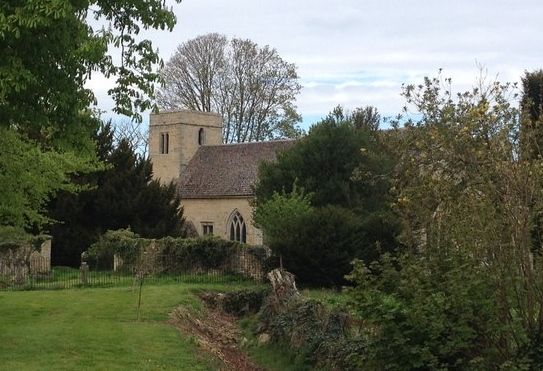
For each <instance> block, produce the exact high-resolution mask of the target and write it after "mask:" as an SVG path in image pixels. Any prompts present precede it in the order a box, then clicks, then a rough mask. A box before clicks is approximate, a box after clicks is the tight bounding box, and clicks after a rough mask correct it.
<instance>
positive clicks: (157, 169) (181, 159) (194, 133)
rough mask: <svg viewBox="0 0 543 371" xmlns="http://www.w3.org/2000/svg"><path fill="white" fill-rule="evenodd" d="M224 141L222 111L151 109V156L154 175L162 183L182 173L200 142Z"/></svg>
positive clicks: (202, 143) (201, 144)
mask: <svg viewBox="0 0 543 371" xmlns="http://www.w3.org/2000/svg"><path fill="white" fill-rule="evenodd" d="M217 144H222V118H221V116H220V115H219V114H216V113H209V112H198V111H190V110H179V111H167V112H160V113H152V114H151V117H150V122H149V157H150V159H151V162H152V163H153V177H154V178H155V179H160V181H161V182H162V183H169V182H170V181H172V180H174V179H176V178H178V177H180V176H181V177H182V176H183V170H184V169H185V168H186V166H187V165H188V163H189V161H190V160H191V158H192V157H193V156H194V154H195V153H196V151H197V150H198V148H199V147H200V146H203V145H217Z"/></svg>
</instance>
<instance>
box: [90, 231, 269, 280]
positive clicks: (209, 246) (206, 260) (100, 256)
mask: <svg viewBox="0 0 543 371" xmlns="http://www.w3.org/2000/svg"><path fill="white" fill-rule="evenodd" d="M144 253H145V254H148V255H147V257H148V258H147V262H146V264H148V265H149V264H151V263H152V265H154V266H155V267H154V268H155V269H154V270H153V271H154V272H155V273H158V272H160V273H171V274H179V273H200V272H207V271H210V270H219V271H221V272H222V273H243V274H246V275H250V276H251V277H255V278H257V277H258V278H260V276H261V275H262V263H263V261H264V260H265V259H266V258H267V256H268V253H267V250H266V249H265V248H263V247H261V246H246V245H242V244H240V243H238V242H235V241H227V240H223V239H220V238H215V237H201V238H173V237H165V238H161V239H157V240H153V239H146V238H140V237H139V236H138V235H137V234H134V233H133V232H132V231H130V230H129V229H121V230H117V231H108V232H106V233H105V234H104V235H102V236H101V237H100V239H99V240H98V242H96V243H95V244H93V245H92V247H91V248H90V249H89V251H88V253H87V259H89V260H90V261H92V262H95V263H96V264H98V267H104V266H107V265H109V267H110V269H111V267H112V262H113V255H117V256H118V257H119V258H121V259H122V261H123V266H124V268H125V269H126V268H131V267H133V266H136V265H138V264H140V263H141V261H142V256H143V255H142V254H144ZM151 255H152V259H151V258H150V256H151ZM150 262H151V263H150Z"/></svg>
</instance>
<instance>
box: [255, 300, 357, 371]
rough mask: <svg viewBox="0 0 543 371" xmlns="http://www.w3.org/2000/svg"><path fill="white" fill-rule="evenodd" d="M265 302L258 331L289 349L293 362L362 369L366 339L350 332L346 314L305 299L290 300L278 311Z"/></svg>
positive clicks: (311, 365)
mask: <svg viewBox="0 0 543 371" xmlns="http://www.w3.org/2000/svg"><path fill="white" fill-rule="evenodd" d="M272 302H273V301H272ZM268 304H270V302H269V301H268V302H267V303H266V304H265V306H264V307H263V308H262V310H261V311H260V313H259V330H260V332H262V331H265V332H267V333H268V334H269V335H270V339H271V341H272V342H274V343H277V344H280V345H282V346H285V347H286V348H288V349H289V350H290V351H292V352H293V353H294V354H295V355H296V356H295V363H296V364H298V365H305V366H308V367H311V368H313V367H317V368H319V369H327V370H328V369H330V370H359V369H361V366H362V365H361V363H360V359H361V358H362V355H363V353H364V351H365V341H364V340H363V339H362V338H361V337H359V336H358V335H357V334H356V331H353V330H354V328H353V326H352V321H350V315H349V314H348V313H346V312H344V311H342V310H339V309H334V310H330V309H328V308H326V307H325V306H324V305H323V304H322V303H320V302H318V301H316V300H306V299H304V298H298V299H296V300H292V301H291V302H289V303H288V305H287V306H286V308H284V309H282V310H280V311H276V310H274V309H270V308H267V307H266V305H268Z"/></svg>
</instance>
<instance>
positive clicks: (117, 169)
mask: <svg viewBox="0 0 543 371" xmlns="http://www.w3.org/2000/svg"><path fill="white" fill-rule="evenodd" d="M113 136H114V135H113V132H112V130H111V129H110V126H109V124H108V125H105V126H103V127H102V129H101V130H100V131H99V132H98V133H97V134H96V139H97V147H98V149H99V150H98V153H99V155H100V159H101V160H102V161H103V162H104V163H105V164H106V165H107V166H108V167H107V168H106V169H105V170H103V171H100V172H97V173H93V174H91V175H88V176H85V177H82V178H78V179H76V180H77V182H80V183H90V184H92V185H93V186H94V187H93V188H92V189H90V190H87V191H83V192H80V193H78V194H72V193H68V192H62V193H61V194H59V195H58V196H57V198H56V200H55V201H54V202H53V203H52V204H51V206H50V209H51V213H52V216H53V217H54V218H55V219H57V220H61V221H63V222H61V223H58V224H56V225H54V226H53V228H52V230H51V232H52V233H51V234H52V235H53V250H52V251H53V262H54V264H61V265H71V266H78V265H79V263H80V255H81V252H83V251H85V250H87V248H88V247H89V246H90V245H91V244H92V243H94V242H95V241H96V240H97V238H98V237H99V236H100V235H101V234H103V233H104V232H105V231H107V230H112V229H121V228H127V227H130V228H131V229H132V230H133V231H134V232H136V233H138V234H139V235H141V236H143V237H148V238H158V237H163V236H180V235H181V234H182V223H183V218H182V209H181V208H180V199H179V197H178V196H177V192H176V188H175V186H174V184H170V185H161V184H160V183H159V182H158V181H157V180H153V179H152V165H151V162H150V160H149V159H144V158H142V157H140V156H138V155H137V154H136V153H135V151H134V149H133V148H132V146H131V145H130V144H129V143H128V141H126V140H121V141H120V142H119V143H117V144H114V141H113Z"/></svg>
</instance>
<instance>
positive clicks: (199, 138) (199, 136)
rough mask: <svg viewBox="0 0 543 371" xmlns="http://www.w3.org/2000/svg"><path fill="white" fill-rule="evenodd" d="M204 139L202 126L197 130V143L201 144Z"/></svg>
mask: <svg viewBox="0 0 543 371" xmlns="http://www.w3.org/2000/svg"><path fill="white" fill-rule="evenodd" d="M205 141H206V134H205V132H204V128H200V130H198V145H200V146H201V145H203V144H204V143H205Z"/></svg>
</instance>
